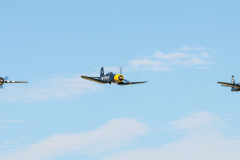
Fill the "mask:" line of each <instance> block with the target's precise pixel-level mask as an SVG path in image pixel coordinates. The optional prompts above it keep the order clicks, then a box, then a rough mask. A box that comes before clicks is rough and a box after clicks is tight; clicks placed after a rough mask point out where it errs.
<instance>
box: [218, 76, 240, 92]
mask: <svg viewBox="0 0 240 160" xmlns="http://www.w3.org/2000/svg"><path fill="white" fill-rule="evenodd" d="M217 83H218V84H222V86H223V87H232V88H231V91H240V83H239V84H235V79H234V76H232V82H231V83H226V82H217Z"/></svg>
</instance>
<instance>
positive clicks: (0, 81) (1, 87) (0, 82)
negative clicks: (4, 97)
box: [0, 76, 28, 89]
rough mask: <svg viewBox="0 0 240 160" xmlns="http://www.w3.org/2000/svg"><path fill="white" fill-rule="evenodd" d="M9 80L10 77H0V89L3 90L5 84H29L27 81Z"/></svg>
mask: <svg viewBox="0 0 240 160" xmlns="http://www.w3.org/2000/svg"><path fill="white" fill-rule="evenodd" d="M8 79H9V78H8V76H6V77H5V78H2V77H0V89H3V84H4V83H28V82H25V81H7V80H8Z"/></svg>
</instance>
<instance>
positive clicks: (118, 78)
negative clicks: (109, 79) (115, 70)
mask: <svg viewBox="0 0 240 160" xmlns="http://www.w3.org/2000/svg"><path fill="white" fill-rule="evenodd" d="M123 79H124V77H123V75H122V74H116V75H115V76H114V81H117V82H122V81H123Z"/></svg>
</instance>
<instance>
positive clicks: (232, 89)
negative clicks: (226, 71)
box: [231, 75, 235, 91]
mask: <svg viewBox="0 0 240 160" xmlns="http://www.w3.org/2000/svg"><path fill="white" fill-rule="evenodd" d="M231 83H232V84H235V79H234V75H233V76H232V81H231ZM234 90H235V88H234V87H232V88H231V91H234Z"/></svg>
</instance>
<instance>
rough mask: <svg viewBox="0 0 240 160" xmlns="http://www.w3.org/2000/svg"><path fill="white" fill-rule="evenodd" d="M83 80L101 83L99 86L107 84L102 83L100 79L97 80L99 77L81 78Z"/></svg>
mask: <svg viewBox="0 0 240 160" xmlns="http://www.w3.org/2000/svg"><path fill="white" fill-rule="evenodd" d="M81 77H82V78H83V79H86V80H89V81H93V82H97V83H101V84H105V83H108V82H107V81H103V80H101V79H98V78H99V77H87V76H81Z"/></svg>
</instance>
